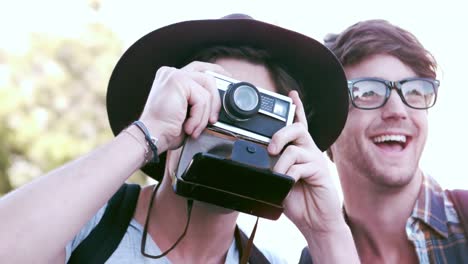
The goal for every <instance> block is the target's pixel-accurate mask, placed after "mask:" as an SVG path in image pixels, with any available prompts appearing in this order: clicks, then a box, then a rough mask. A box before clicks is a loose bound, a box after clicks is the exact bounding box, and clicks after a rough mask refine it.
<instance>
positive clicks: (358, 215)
mask: <svg viewBox="0 0 468 264" xmlns="http://www.w3.org/2000/svg"><path fill="white" fill-rule="evenodd" d="M325 44H326V45H327V46H328V47H329V48H330V49H331V50H332V51H333V52H334V53H335V54H336V55H337V57H338V58H339V59H340V61H341V63H342V64H343V66H344V68H345V72H346V76H347V79H348V88H349V94H350V99H351V102H350V105H349V114H348V119H347V122H346V125H345V128H344V130H343V131H342V133H341V135H340V136H339V138H338V139H337V140H336V142H335V143H334V144H333V145H332V146H331V147H330V149H329V150H328V151H327V153H328V154H329V157H330V158H331V159H332V160H333V162H334V163H335V164H336V167H337V169H338V174H339V177H340V181H341V185H342V188H343V194H344V211H345V214H346V217H347V222H348V225H349V226H350V228H351V230H352V233H353V238H354V241H355V244H356V247H357V250H358V252H359V257H360V259H361V261H363V262H366V263H418V262H419V263H467V262H468V243H467V235H466V234H467V233H466V232H468V231H467V230H465V233H464V231H463V223H464V222H463V215H464V214H463V212H465V214H466V213H467V212H468V209H467V208H468V200H467V197H466V196H465V198H463V196H462V195H460V196H458V195H455V192H449V191H444V190H443V189H442V188H441V187H440V186H439V185H438V184H437V182H435V180H434V179H432V178H431V177H430V176H429V175H427V174H425V173H424V172H423V171H422V170H421V169H420V168H419V160H420V157H421V153H422V151H423V148H424V145H425V143H426V139H427V133H428V118H427V115H428V111H427V109H428V108H430V107H432V106H433V105H434V103H435V102H436V97H437V89H438V87H439V81H438V80H436V79H435V78H436V62H435V60H434V58H433V57H432V55H431V54H430V53H429V52H428V51H427V50H426V49H424V47H423V46H422V45H421V44H420V43H419V41H418V40H417V39H416V37H415V36H414V35H412V34H411V33H410V32H408V31H406V30H404V29H401V28H399V27H397V26H394V25H392V24H390V23H388V22H386V21H383V20H369V21H363V22H360V23H357V24H355V25H353V26H351V27H349V28H347V29H346V30H345V31H343V32H342V33H341V34H339V35H329V37H328V39H326V40H325ZM458 199H459V200H460V202H458V201H459V200H458ZM457 207H458V208H457ZM463 207H464V208H465V209H463ZM466 221H468V219H466V220H465V229H466V226H467V225H466ZM312 253H313V251H312ZM307 254H308V251H304V254H303V260H304V259H305V257H306V255H307ZM312 259H313V261H314V262H315V259H314V255H312Z"/></svg>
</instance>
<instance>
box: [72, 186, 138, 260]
mask: <svg viewBox="0 0 468 264" xmlns="http://www.w3.org/2000/svg"><path fill="white" fill-rule="evenodd" d="M139 193H140V186H139V185H137V184H124V185H122V187H120V189H119V190H118V191H117V192H116V193H115V194H114V196H112V198H111V199H110V200H109V203H108V204H107V208H106V211H105V212H104V215H103V216H102V218H101V221H99V223H98V224H97V225H96V227H95V228H94V229H93V231H91V233H90V234H89V235H88V236H87V237H86V239H84V240H83V241H82V242H81V243H80V244H79V245H78V247H77V248H76V249H75V250H74V251H73V253H72V255H71V257H70V259H69V260H68V263H73V264H74V263H77V264H78V263H104V262H106V260H107V259H108V258H109V257H110V256H111V255H112V253H113V252H114V251H115V249H116V248H117V247H118V245H119V244H120V241H122V238H123V237H124V235H125V232H126V231H127V228H128V225H129V223H130V221H131V220H132V218H133V214H134V212H135V207H136V204H137V201H138V195H139Z"/></svg>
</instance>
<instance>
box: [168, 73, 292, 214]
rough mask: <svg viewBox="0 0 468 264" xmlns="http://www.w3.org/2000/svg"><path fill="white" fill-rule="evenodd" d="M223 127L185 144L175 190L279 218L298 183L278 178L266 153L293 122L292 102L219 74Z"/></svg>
mask: <svg viewBox="0 0 468 264" xmlns="http://www.w3.org/2000/svg"><path fill="white" fill-rule="evenodd" d="M208 74H211V75H212V76H214V77H215V80H216V85H217V87H218V91H219V95H220V98H221V102H222V109H221V112H220V115H219V118H218V122H216V123H215V124H213V125H210V126H208V127H207V128H206V129H205V130H204V131H203V133H202V134H201V135H200V137H199V138H197V139H193V138H187V139H186V141H185V142H184V145H183V149H182V153H181V156H180V160H179V163H178V166H177V170H176V172H175V174H174V175H173V187H174V190H175V192H176V193H177V194H179V195H182V196H185V197H187V198H190V199H194V200H198V201H203V202H207V203H211V204H215V205H218V206H221V207H225V208H229V209H233V210H237V211H240V212H244V213H248V214H252V215H256V216H260V217H264V218H268V219H277V218H278V217H279V216H280V215H281V213H282V212H283V207H282V202H283V200H284V198H285V197H286V196H287V195H288V193H289V191H290V189H291V188H292V186H293V184H294V179H293V178H291V177H289V176H287V175H283V174H278V173H274V172H273V171H272V168H273V167H274V165H275V163H276V161H277V159H278V157H272V156H270V155H269V154H268V152H267V150H266V148H267V144H268V143H269V142H270V140H271V137H272V136H273V134H274V133H275V132H276V131H278V130H280V129H281V128H283V127H285V126H287V125H289V124H291V123H292V122H293V118H294V113H295V107H296V106H295V105H294V104H293V103H292V100H291V98H289V97H287V96H283V95H280V94H277V93H274V92H271V91H268V90H265V89H261V88H258V87H255V86H254V85H252V84H250V83H247V82H242V81H237V80H234V79H231V78H228V77H226V76H222V75H220V74H216V73H213V72H208Z"/></svg>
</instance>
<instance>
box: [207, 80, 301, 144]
mask: <svg viewBox="0 0 468 264" xmlns="http://www.w3.org/2000/svg"><path fill="white" fill-rule="evenodd" d="M207 73H209V74H211V75H213V76H214V77H215V80H216V86H217V87H218V91H219V95H220V97H221V103H222V109H221V112H220V115H219V120H218V122H217V123H215V124H214V125H213V128H211V129H214V130H222V131H225V132H226V133H234V134H236V135H237V136H239V137H242V138H245V139H247V140H251V141H257V142H261V143H268V142H270V139H271V137H272V136H273V134H274V133H275V132H276V131H278V130H280V129H281V128H283V127H285V126H287V125H290V124H292V122H293V120H294V113H295V110H296V106H295V105H294V104H293V103H292V100H291V98H289V97H287V96H284V95H281V94H278V93H274V92H271V91H269V90H265V89H261V88H258V87H255V86H254V85H252V84H250V83H247V82H240V81H237V80H234V79H231V78H228V77H226V76H223V75H220V74H217V73H214V72H207Z"/></svg>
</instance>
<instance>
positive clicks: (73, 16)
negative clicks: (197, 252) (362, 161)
mask: <svg viewBox="0 0 468 264" xmlns="http://www.w3.org/2000/svg"><path fill="white" fill-rule="evenodd" d="M90 1H92V0H90ZM4 2H6V1H4ZM88 2H89V1H78V0H68V1H59V0H42V1H26V0H15V1H8V3H4V4H3V5H2V8H1V10H0V32H1V33H2V34H1V36H0V38H1V41H0V48H2V49H7V50H9V51H12V52H18V53H21V52H22V51H24V50H25V49H26V48H27V47H28V46H27V45H28V36H29V34H30V33H32V32H43V33H48V34H58V35H63V36H73V35H75V34H78V33H79V32H81V31H82V30H84V25H85V24H86V23H88V22H90V21H99V22H102V23H104V24H106V25H107V26H108V27H110V28H111V29H112V30H113V31H114V32H115V33H116V34H117V36H118V37H119V39H120V40H121V41H122V42H123V43H124V46H125V47H128V46H130V45H131V44H132V43H133V42H134V41H136V40H137V39H138V38H140V37H141V36H143V35H145V34H146V33H148V32H150V31H152V30H154V29H156V28H159V27H161V26H164V25H168V24H171V23H175V22H179V21H183V20H191V19H205V18H219V17H222V16H224V15H227V14H230V13H239V12H240V13H246V14H249V15H251V16H253V17H254V18H256V19H259V20H263V21H265V22H269V23H272V24H276V25H279V26H282V27H285V28H289V29H292V30H295V31H298V32H300V33H302V34H305V35H308V36H310V37H312V38H315V39H317V40H318V41H320V42H322V39H323V37H324V36H325V35H326V34H327V33H339V32H341V31H342V30H344V29H345V28H346V27H348V26H350V25H352V24H354V23H356V22H358V21H361V20H366V19H377V18H378V19H386V20H388V21H389V22H391V23H393V24H396V25H398V26H400V27H402V28H405V29H407V30H409V31H410V32H412V33H413V34H415V35H416V37H417V38H418V39H419V40H420V41H421V42H422V44H423V45H424V46H425V47H426V48H427V49H428V50H429V51H431V53H432V54H433V55H434V56H435V58H436V59H437V61H438V63H439V71H438V79H439V80H440V81H441V86H440V88H439V95H438V100H437V103H436V105H435V107H433V108H432V109H430V110H429V137H428V142H427V145H426V149H425V152H424V154H423V157H422V160H421V164H420V165H421V167H422V168H423V170H424V171H425V172H427V173H429V174H431V175H432V176H433V177H434V178H436V179H437V180H438V181H439V183H441V185H442V186H443V187H445V188H450V189H453V188H465V189H468V180H467V177H468V176H467V172H466V169H465V165H466V164H467V163H468V160H467V157H468V155H467V154H465V151H467V150H468V142H467V140H466V139H465V137H464V136H465V135H468V124H467V120H468V118H467V117H466V116H465V115H466V114H467V113H468V111H467V110H466V109H465V108H464V107H465V106H466V105H467V104H468V89H467V88H468V87H467V84H466V78H467V77H468V71H467V70H466V68H467V67H466V65H465V63H466V62H468V53H467V52H466V43H468V34H466V32H467V29H466V28H467V27H468V16H466V13H465V11H466V10H468V8H467V6H466V4H465V3H463V0H458V1H455V0H444V1H433V0H426V1H419V0H414V1H408V0H405V1H404V0H393V1H378V0H373V1H371V0H356V1H333V0H329V1H315V0H309V1H296V0H289V1H273V0H269V1H266V0H238V1H223V0H218V1H211V0H210V1H207V0H198V1H181V0H168V1H159V0H153V1H144V0H133V1H125V0H113V1H110V0H104V1H102V2H101V3H102V8H101V10H100V11H99V12H91V11H90V10H89V8H87V3H88ZM330 169H331V171H332V174H333V177H334V180H335V182H336V183H337V186H338V188H339V185H338V182H337V179H336V173H335V171H334V167H333V164H332V163H330ZM254 221H255V218H254V217H251V216H247V215H243V216H241V218H240V220H239V223H240V225H241V227H242V228H243V229H244V230H246V231H247V233H249V230H250V229H251V228H252V226H253V223H254ZM255 242H256V243H257V244H259V245H262V247H266V248H269V249H270V250H272V251H275V252H277V253H278V254H280V255H281V256H283V257H284V258H285V259H286V260H287V261H288V263H297V260H298V257H299V253H300V251H301V249H302V248H303V246H304V245H305V240H304V239H303V238H302V237H301V235H300V233H299V232H298V231H297V230H296V229H295V227H294V226H293V225H292V224H291V223H290V222H289V221H288V220H287V219H286V218H285V217H281V218H280V219H279V220H278V221H269V220H261V222H260V225H259V229H258V231H257V236H256V238H255Z"/></svg>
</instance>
